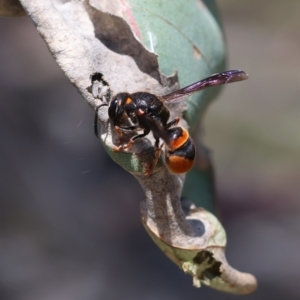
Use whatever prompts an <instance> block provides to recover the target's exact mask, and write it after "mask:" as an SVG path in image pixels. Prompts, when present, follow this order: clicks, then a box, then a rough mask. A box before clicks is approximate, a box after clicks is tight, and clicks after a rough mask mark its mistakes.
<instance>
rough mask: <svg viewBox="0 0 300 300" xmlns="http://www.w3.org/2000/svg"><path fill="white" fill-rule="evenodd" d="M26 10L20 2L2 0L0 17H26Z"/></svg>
mask: <svg viewBox="0 0 300 300" xmlns="http://www.w3.org/2000/svg"><path fill="white" fill-rule="evenodd" d="M25 15H26V13H25V10H24V9H23V6H22V5H21V3H20V1H19V0H1V1H0V16H4V17H20V16H25Z"/></svg>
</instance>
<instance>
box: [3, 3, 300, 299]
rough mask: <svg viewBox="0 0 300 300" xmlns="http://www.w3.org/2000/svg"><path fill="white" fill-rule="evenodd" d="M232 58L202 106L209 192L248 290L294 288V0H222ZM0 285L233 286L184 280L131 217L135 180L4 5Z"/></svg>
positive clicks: (200, 293) (281, 293)
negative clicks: (239, 78)
mask: <svg viewBox="0 0 300 300" xmlns="http://www.w3.org/2000/svg"><path fill="white" fill-rule="evenodd" d="M218 3H219V5H220V12H221V15H222V21H223V24H224V29H225V33H226V38H227V42H228V54H229V66H228V68H231V69H233V68H239V69H244V70H246V71H247V72H248V73H249V75H250V79H249V80H248V81H246V82H244V83H240V84H234V85H230V86H228V87H226V88H225V89H224V90H223V93H222V95H221V96H219V98H218V101H216V102H214V103H213V104H212V105H211V108H210V109H209V111H208V113H207V115H206V117H205V121H204V126H205V137H204V141H205V144H206V145H207V146H209V147H210V148H211V149H212V153H213V160H214V163H215V170H216V176H217V187H218V190H217V194H218V204H219V208H220V211H221V215H222V222H223V225H224V227H225V229H226V231H227V234H228V247H227V258H228V261H229V262H230V264H231V265H232V266H233V267H236V268H237V269H239V270H241V271H247V272H251V273H253V274H255V275H256V276H257V279H258V283H259V288H258V290H257V291H256V292H255V293H254V294H252V295H249V296H246V297H247V299H257V300H262V299H278V300H279V299H280V300H281V299H286V300H294V299H295V300H296V299H297V300H298V299H300V287H299V283H298V281H299V278H300V259H299V253H300V250H299V249H300V238H299V237H300V234H299V232H300V218H299V216H300V201H299V196H300V182H299V181H300V132H299V128H300V117H299V115H300V101H299V98H300V75H299V74H300V73H299V70H300V59H299V57H298V56H299V53H300V51H299V50H300V36H299V29H300V28H299V27H300V21H299V14H300V2H299V1H297V0H290V1H288V2H284V1H277V0H276V1H272V2H271V1H258V0H252V1H250V0H244V1H233V0H227V1H218ZM0 36H1V41H0V65H1V67H0V95H1V96H0V139H1V146H0V166H1V167H0V183H1V184H0V299H1V300H2V299H3V300H35V299H38V300H50V299H51V300H52V299H55V300H68V299H72V300H77V299H78V300H79V299H80V300H81V299H86V300H96V299H108V300H109V299H130V300H133V299H137V300H139V299H143V300H146V299H156V300H160V299H173V300H179V299H200V298H201V299H211V298H213V299H216V300H218V299H220V300H221V299H222V300H223V299H236V297H235V296H232V295H227V294H223V293H220V292H217V291H214V290H211V289H209V288H206V287H203V288H201V289H200V290H199V289H195V288H193V287H192V278H191V277H190V276H186V275H184V274H183V273H182V272H181V271H180V270H179V269H178V268H177V267H176V266H175V265H174V264H173V263H171V261H169V260H168V259H167V258H166V257H165V256H164V255H163V253H161V252H160V250H159V249H158V248H157V247H156V246H155V245H154V244H153V243H152V241H151V240H150V238H149V237H148V235H147V234H146V232H145V231H144V229H143V227H142V224H141V222H140V219H139V203H140V200H141V199H142V197H143V193H142V190H141V188H140V186H139V185H138V183H137V181H135V179H134V178H133V177H131V176H128V174H127V173H126V172H125V171H123V169H121V168H120V167H119V166H117V165H116V164H114V163H113V162H112V161H111V160H110V159H109V157H108V156H107V154H106V153H105V152H104V150H103V147H102V145H101V143H100V141H99V140H97V139H96V138H95V137H94V134H93V128H92V127H93V117H94V114H93V112H92V110H91V109H90V108H89V107H88V106H87V105H86V103H85V102H84V101H83V99H82V98H81V96H80V95H79V94H78V92H77V90H76V89H75V88H74V87H73V86H72V85H71V84H70V83H69V81H68V80H67V78H66V77H65V76H64V74H63V73H62V71H61V70H60V69H59V67H58V65H57V64H56V62H55V61H54V59H53V58H52V57H51V55H50V53H49V52H48V49H47V47H46V45H45V43H44V42H43V40H42V39H41V38H40V36H39V35H38V33H37V31H36V29H35V27H34V25H33V23H32V22H31V20H30V19H29V18H27V17H22V18H16V19H9V18H0Z"/></svg>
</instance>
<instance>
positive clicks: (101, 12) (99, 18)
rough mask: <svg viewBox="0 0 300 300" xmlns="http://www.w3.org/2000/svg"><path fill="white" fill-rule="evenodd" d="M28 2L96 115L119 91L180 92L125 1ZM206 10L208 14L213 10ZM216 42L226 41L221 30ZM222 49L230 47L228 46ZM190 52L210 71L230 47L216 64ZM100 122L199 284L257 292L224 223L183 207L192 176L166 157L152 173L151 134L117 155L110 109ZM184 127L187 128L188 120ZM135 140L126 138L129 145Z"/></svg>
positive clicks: (155, 227)
mask: <svg viewBox="0 0 300 300" xmlns="http://www.w3.org/2000/svg"><path fill="white" fill-rule="evenodd" d="M21 3H22V5H23V7H24V8H25V10H26V11H27V13H28V15H29V16H30V17H31V18H32V19H33V21H34V23H35V24H36V27H37V30H38V32H39V33H40V34H41V35H42V37H43V38H44V40H45V41H46V43H47V45H48V47H49V50H50V51H51V53H52V55H53V56H54V58H55V59H56V60H57V62H58V64H59V65H60V67H61V68H62V70H63V71H64V72H65V74H66V76H67V77H68V78H69V79H70V81H71V82H72V83H73V84H74V85H75V86H76V87H77V89H78V90H79V92H80V93H81V94H82V96H83V98H84V99H85V100H86V101H87V103H88V104H89V105H90V106H91V107H92V108H93V109H96V108H97V107H98V106H99V105H100V104H103V103H106V102H107V101H109V99H110V97H111V95H115V94H117V93H119V92H124V91H126V92H129V93H133V92H136V91H146V92H150V93H154V94H158V95H165V94H167V93H169V92H170V91H172V90H174V89H176V88H177V87H178V85H179V84H178V82H177V79H178V78H177V76H176V70H172V72H171V73H172V74H171V75H170V76H169V77H168V76H165V75H163V74H162V72H161V70H160V69H159V68H158V65H159V63H158V60H157V56H156V55H155V54H154V53H152V51H149V49H147V47H145V46H144V44H143V43H142V34H140V31H139V26H138V22H135V17H134V14H133V13H132V11H131V10H130V6H129V5H128V3H127V2H126V1H125V0H114V1H105V0H102V1H96V0H91V1H87V0H86V1H79V0H78V1H75V0H74V1H65V0H53V1H51V0H43V1H40V0H21ZM184 3H185V2H184ZM201 9H203V11H204V13H205V14H206V16H207V15H208V12H207V10H205V6H204V8H202V7H201ZM210 20H211V26H212V28H217V25H216V24H217V23H214V22H213V20H212V19H210ZM116 29H117V30H116ZM173 29H174V28H173V27H172V30H173ZM177 29H178V28H177V27H176V30H177ZM184 36H185V35H184ZM215 36H216V37H219V36H220V32H219V31H218V32H217V33H216V35H215ZM218 43H219V44H218ZM216 44H218V45H222V41H221V42H220V41H219V40H218V41H217V42H215V44H214V45H216ZM192 46H193V43H192ZM197 47H198V46H197ZM190 48H191V49H192V51H191V53H192V56H193V59H195V60H197V61H201V62H203V61H204V57H205V59H206V60H207V61H204V63H205V65H206V66H207V69H206V72H207V70H214V69H215V68H218V67H219V66H220V65H222V62H224V60H222V59H220V60H218V59H213V58H215V56H214V54H213V53H215V52H216V53H221V54H222V53H224V51H223V49H222V50H220V51H219V50H218V51H215V52H213V50H214V49H212V54H211V55H212V56H213V58H211V59H208V58H207V57H206V55H204V54H205V51H202V49H200V48H199V49H198V50H199V51H198V52H197V55H194V54H195V49H194V48H193V47H191V45H190V44H188V47H187V49H190ZM215 48H216V49H217V47H215ZM200 50H201V51H200ZM195 56H196V57H195ZM208 62H211V63H210V64H209V63H208ZM209 72H210V71H209ZM91 79H94V80H93V84H92V82H91ZM170 108H171V115H172V116H181V114H182V112H183V110H184V109H185V106H184V105H182V103H181V104H180V103H179V104H174V105H172V107H170ZM98 118H99V120H100V122H101V123H102V132H101V140H102V142H103V145H104V147H105V149H106V150H107V152H108V153H109V155H110V156H111V157H112V159H113V160H114V161H116V162H117V163H118V164H120V165H121V166H122V167H123V168H124V169H126V170H127V171H128V172H130V173H131V174H133V175H134V176H135V177H136V178H137V180H138V181H139V182H140V184H141V186H142V187H143V189H144V192H145V200H144V201H143V202H142V205H141V215H142V221H143V223H144V226H145V228H146V229H147V231H148V232H149V234H150V235H151V236H152V238H153V239H154V240H155V242H156V243H157V244H158V245H159V246H160V247H161V248H162V250H163V251H164V252H165V253H166V255H167V256H168V257H169V258H171V259H172V260H173V261H174V262H175V263H176V264H177V265H179V266H180V267H181V268H182V269H183V270H184V271H185V272H187V273H189V274H191V275H192V276H193V278H194V284H195V285H196V286H199V285H200V282H203V283H204V284H209V285H210V286H212V287H214V288H217V289H220V290H224V291H230V292H233V293H248V292H250V291H252V290H253V289H254V288H255V285H256V283H255V279H254V278H253V277H252V276H251V275H245V274H243V275H241V274H242V273H238V272H237V271H235V270H233V269H231V267H230V266H229V265H228V264H227V262H226V260H225V257H224V256H223V253H222V251H223V249H224V247H225V245H226V237H225V232H224V230H223V228H222V226H221V225H220V223H219V222H218V221H217V219H216V218H215V217H214V216H213V215H211V214H209V213H207V212H206V211H204V210H201V209H195V208H189V209H188V210H187V213H186V214H185V213H184V211H183V209H182V203H181V202H180V196H181V191H182V186H183V182H184V176H183V175H180V176H179V175H176V176H175V175H173V174H171V173H170V172H169V170H168V169H167V167H166V165H165V163H164V161H163V159H162V157H160V159H159V161H158V163H157V164H156V166H155V168H154V171H153V174H152V175H151V176H147V175H146V174H147V171H148V170H149V169H151V168H152V163H153V161H154V158H155V150H154V147H153V138H152V137H151V136H150V137H149V136H147V138H144V139H140V140H137V141H136V142H135V143H134V144H133V146H132V147H131V148H130V149H129V150H123V151H119V152H115V151H114V146H115V145H117V143H118V139H119V138H120V137H119V136H118V135H117V134H116V133H115V130H114V128H113V125H112V123H111V122H110V120H109V119H108V113H107V106H102V107H101V108H100V109H99V110H98ZM181 126H184V127H186V126H187V124H186V122H185V121H184V120H182V121H181ZM131 134H132V133H130V132H129V133H128V134H127V135H124V140H123V142H126V141H128V139H129V138H130V137H131ZM220 249H222V251H221V252H220V251H219V250H220ZM210 276H212V278H210Z"/></svg>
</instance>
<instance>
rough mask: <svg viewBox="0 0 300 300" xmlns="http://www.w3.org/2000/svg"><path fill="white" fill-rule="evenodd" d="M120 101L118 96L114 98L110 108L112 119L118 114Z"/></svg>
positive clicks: (109, 114)
mask: <svg viewBox="0 0 300 300" xmlns="http://www.w3.org/2000/svg"><path fill="white" fill-rule="evenodd" d="M118 102H119V100H118V99H117V98H115V99H113V100H112V101H111V103H110V105H109V108H108V116H109V118H110V119H111V120H115V119H116V116H117V115H118V112H117V110H118Z"/></svg>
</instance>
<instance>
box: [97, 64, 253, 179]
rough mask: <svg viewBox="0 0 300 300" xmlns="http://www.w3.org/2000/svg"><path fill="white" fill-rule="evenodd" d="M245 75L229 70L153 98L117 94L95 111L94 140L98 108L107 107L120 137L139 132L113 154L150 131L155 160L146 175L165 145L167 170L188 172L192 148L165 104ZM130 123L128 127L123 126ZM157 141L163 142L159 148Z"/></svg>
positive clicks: (137, 94)
mask: <svg viewBox="0 0 300 300" xmlns="http://www.w3.org/2000/svg"><path fill="white" fill-rule="evenodd" d="M247 78H248V75H247V74H246V73H245V72H244V71H241V70H230V71H225V72H222V73H217V74H213V75H211V76H210V77H207V78H205V79H203V80H200V81H197V82H195V83H193V84H191V85H189V86H186V87H184V88H182V89H179V90H177V91H174V92H172V93H170V94H167V95H163V96H157V95H154V94H151V93H147V92H136V93H132V94H129V93H119V94H117V95H115V96H113V97H112V98H111V100H110V101H109V103H108V104H101V105H100V106H98V107H97V109H96V115H95V122H94V131H95V134H96V136H97V137H98V136H99V135H98V126H97V124H98V109H99V108H100V107H101V106H103V105H108V116H109V118H110V120H111V121H112V123H113V126H114V130H115V132H116V133H117V134H118V135H119V136H122V134H123V131H128V130H130V131H141V130H142V131H143V132H142V133H137V134H136V135H134V136H133V137H132V138H131V139H130V140H129V142H128V143H126V144H122V145H119V146H116V147H115V149H114V150H115V151H122V150H125V149H130V148H131V146H132V144H133V143H134V142H135V141H136V140H137V139H140V138H143V137H145V136H147V135H148V134H149V133H150V132H152V134H153V137H154V139H155V145H154V146H155V161H154V163H153V164H152V168H151V170H150V171H149V172H147V173H148V175H150V174H151V173H152V171H153V169H154V167H155V165H156V163H157V161H158V159H159V157H160V154H161V149H162V146H163V145H164V144H165V146H166V151H165V162H166V165H167V167H168V169H169V170H170V171H171V172H173V173H176V174H179V173H185V172H187V171H189V170H190V169H191V168H192V166H193V164H194V161H195V145H194V142H193V140H192V139H191V137H190V135H189V133H188V131H187V130H186V129H185V128H183V127H181V126H177V125H178V122H179V120H180V118H179V117H176V118H174V119H172V120H169V119H170V111H169V109H168V108H167V106H166V105H165V104H168V103H175V102H179V101H182V99H184V98H185V97H186V96H188V95H190V94H192V93H195V92H197V91H200V90H203V89H206V88H208V87H213V86H218V85H222V84H227V83H231V82H236V81H241V80H245V79H247ZM128 120H130V123H131V126H127V127H126V126H124V124H125V123H126V121H128ZM160 140H162V141H163V142H164V143H163V144H162V145H161V146H160V145H159V143H160Z"/></svg>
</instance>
